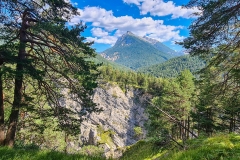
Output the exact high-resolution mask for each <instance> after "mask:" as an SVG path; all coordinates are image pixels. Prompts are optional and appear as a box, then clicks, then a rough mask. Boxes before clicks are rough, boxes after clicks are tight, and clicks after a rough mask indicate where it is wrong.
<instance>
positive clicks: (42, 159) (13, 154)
mask: <svg viewBox="0 0 240 160" xmlns="http://www.w3.org/2000/svg"><path fill="white" fill-rule="evenodd" d="M101 159H104V158H101V157H91V156H84V155H79V154H64V153H60V152H55V151H46V150H23V149H10V148H6V147H0V160H101Z"/></svg>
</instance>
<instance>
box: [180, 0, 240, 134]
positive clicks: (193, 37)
mask: <svg viewBox="0 0 240 160" xmlns="http://www.w3.org/2000/svg"><path fill="white" fill-rule="evenodd" d="M186 7H199V10H200V12H199V13H196V14H197V15H198V16H199V17H198V18H197V19H196V20H195V21H194V22H193V23H192V24H191V26H190V36H189V37H188V38H186V39H185V40H184V42H183V43H182V45H183V46H184V47H185V48H186V49H188V50H189V53H190V54H191V55H198V56H201V57H203V58H205V59H206V60H208V65H207V67H206V68H205V69H203V70H202V72H205V73H204V74H202V76H201V77H200V78H201V79H202V82H204V81H205V82H206V83H208V82H211V81H208V80H207V78H210V77H211V80H213V79H214V82H211V83H209V84H208V87H205V89H206V91H203V92H205V93H207V94H209V96H206V95H205V97H206V98H207V97H211V99H212V100H211V101H213V100H214V101H215V102H216V101H217V103H212V104H210V106H211V107H210V108H208V109H207V110H206V111H207V112H208V114H207V115H208V117H209V116H210V117H209V118H210V119H209V118H208V119H209V120H211V121H213V120H214V118H213V115H215V118H217V119H219V118H220V119H222V120H223V121H222V122H220V124H223V125H222V126H221V127H218V128H219V129H220V130H224V128H226V127H227V128H229V131H230V132H232V131H234V130H235V129H236V125H237V124H236V123H237V122H238V121H239V118H240V117H239V107H238V106H239V98H240V97H239V92H240V75H239V73H240V36H239V35H240V30H239V26H240V21H239V17H240V1H239V0H216V1H212V0H190V2H189V4H188V5H187V6H186ZM212 67H213V68H215V69H214V72H213V70H211V68H212ZM209 76H210V77H209ZM203 97H204V96H203ZM207 99H208V98H207ZM207 99H205V101H206V102H207ZM208 100H209V99H208ZM200 102H203V101H202V100H201V101H200ZM213 105H214V106H213ZM202 107H203V108H205V107H206V106H205V107H204V106H202ZM212 109H214V110H215V111H216V110H218V112H214V114H213V113H212V111H213V110H212ZM216 116H217V117H216ZM208 122H209V123H208ZM208 122H207V121H206V124H210V123H211V124H212V125H211V127H210V126H209V127H210V128H206V127H205V129H206V132H208V133H209V132H212V130H213V124H216V123H219V122H216V121H215V122H210V121H208ZM226 123H228V124H226ZM238 125H239V124H238Z"/></svg>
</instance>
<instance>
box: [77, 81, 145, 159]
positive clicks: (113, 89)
mask: <svg viewBox="0 0 240 160" xmlns="http://www.w3.org/2000/svg"><path fill="white" fill-rule="evenodd" d="M147 98H149V95H147V94H143V92H141V91H140V90H134V89H129V90H127V91H126V93H124V92H123V91H122V89H121V88H120V87H118V86H117V85H112V84H106V85H104V87H102V88H97V89H96V90H95V93H94V96H93V100H94V102H95V103H96V104H97V105H98V107H99V108H103V111H102V112H101V113H99V114H97V113H92V114H91V115H90V116H89V117H88V119H87V120H86V121H84V122H83V123H82V126H81V132H82V134H81V139H82V142H83V143H85V144H89V145H99V146H102V147H103V149H104V152H105V156H106V157H113V158H117V157H119V156H120V155H121V150H119V148H121V147H124V146H127V145H131V144H133V143H135V142H136V141H137V140H139V139H138V138H139V137H136V135H135V133H134V128H135V127H141V128H142V132H143V136H142V137H144V136H145V134H146V131H145V129H144V123H145V121H146V120H147V116H146V114H145V108H146V99H147Z"/></svg>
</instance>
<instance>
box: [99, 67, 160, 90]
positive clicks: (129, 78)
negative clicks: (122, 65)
mask: <svg viewBox="0 0 240 160" xmlns="http://www.w3.org/2000/svg"><path fill="white" fill-rule="evenodd" d="M99 71H100V72H101V74H100V80H103V81H105V82H116V83H117V84H118V85H119V86H120V87H121V88H122V90H123V91H127V90H128V89H129V87H134V88H141V89H144V90H145V91H146V92H149V93H152V94H159V92H160V91H161V83H162V79H161V78H156V77H153V76H149V75H146V74H143V73H136V72H133V71H123V70H118V69H115V68H113V67H112V66H101V67H100V68H99Z"/></svg>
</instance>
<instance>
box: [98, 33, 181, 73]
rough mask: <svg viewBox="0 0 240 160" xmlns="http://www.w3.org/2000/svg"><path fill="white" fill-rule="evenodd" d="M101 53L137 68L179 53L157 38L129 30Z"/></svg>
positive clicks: (163, 60) (117, 61)
mask: <svg viewBox="0 0 240 160" xmlns="http://www.w3.org/2000/svg"><path fill="white" fill-rule="evenodd" d="M161 50H162V51H161ZM100 55H101V56H102V57H104V58H106V59H108V60H111V61H114V62H116V63H119V64H121V65H124V66H127V67H129V68H131V69H134V70H136V69H138V68H141V67H143V66H150V65H154V64H159V63H162V62H165V61H167V60H169V59H170V58H173V57H176V55H177V53H176V52H175V51H174V50H172V49H170V48H168V47H167V46H165V45H163V44H162V43H161V42H159V41H157V40H154V39H151V38H147V37H139V36H137V35H135V34H133V33H132V32H130V31H128V32H127V33H125V34H123V35H122V36H121V37H120V38H118V40H117V41H116V43H115V45H114V46H113V47H111V48H109V49H107V50H105V51H103V52H101V53H100Z"/></svg>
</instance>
